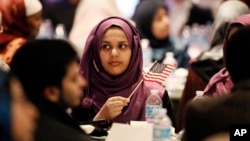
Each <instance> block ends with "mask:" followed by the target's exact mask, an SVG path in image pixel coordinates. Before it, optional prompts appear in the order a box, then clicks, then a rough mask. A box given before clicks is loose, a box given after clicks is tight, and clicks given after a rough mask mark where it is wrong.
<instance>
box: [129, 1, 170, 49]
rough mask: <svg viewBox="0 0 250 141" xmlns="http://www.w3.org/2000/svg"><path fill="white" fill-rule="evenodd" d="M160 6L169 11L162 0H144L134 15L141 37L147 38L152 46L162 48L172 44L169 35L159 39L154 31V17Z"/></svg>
mask: <svg viewBox="0 0 250 141" xmlns="http://www.w3.org/2000/svg"><path fill="white" fill-rule="evenodd" d="M159 8H164V9H166V10H167V11H168V8H167V7H166V5H164V3H163V1H162V0H144V1H141V2H140V3H139V4H138V5H137V7H136V9H135V14H134V16H133V20H134V21H135V23H136V28H137V29H138V31H139V34H140V37H141V38H142V39H143V38H147V39H148V40H149V41H150V46H151V47H152V48H162V47H166V46H169V44H170V41H169V37H166V38H165V39H162V40H158V39H156V38H155V37H154V35H153V33H152V28H151V27H152V22H153V18H154V15H155V14H156V12H157V10H158V9H159Z"/></svg>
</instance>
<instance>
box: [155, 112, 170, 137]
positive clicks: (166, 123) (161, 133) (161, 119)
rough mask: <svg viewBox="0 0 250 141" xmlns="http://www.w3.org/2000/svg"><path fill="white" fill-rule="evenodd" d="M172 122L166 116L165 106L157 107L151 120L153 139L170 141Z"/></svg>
mask: <svg viewBox="0 0 250 141" xmlns="http://www.w3.org/2000/svg"><path fill="white" fill-rule="evenodd" d="M171 127H172V122H171V120H170V118H169V117H168V116H167V110H166V109H165V108H161V109H159V112H158V114H157V116H156V117H155V119H154V122H153V141H170V140H171Z"/></svg>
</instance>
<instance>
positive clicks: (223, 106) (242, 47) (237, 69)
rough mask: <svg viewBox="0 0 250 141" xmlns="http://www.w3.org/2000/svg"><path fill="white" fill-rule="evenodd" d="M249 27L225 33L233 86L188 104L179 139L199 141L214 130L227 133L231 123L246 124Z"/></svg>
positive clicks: (249, 77)
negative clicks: (227, 36)
mask: <svg viewBox="0 0 250 141" xmlns="http://www.w3.org/2000/svg"><path fill="white" fill-rule="evenodd" d="M249 46H250V27H240V28H239V27H238V29H237V30H236V32H235V33H233V34H232V35H231V36H230V35H229V41H228V44H227V49H226V50H225V52H224V59H225V60H226V61H225V65H226V68H227V70H228V72H229V73H230V75H231V78H232V81H233V83H234V88H233V89H232V91H231V93H230V94H228V95H224V96H218V97H213V98H204V99H198V100H195V101H192V102H190V103H188V105H187V108H186V113H185V126H184V129H185V132H184V135H183V137H182V140H183V141H200V140H203V139H205V138H207V137H209V136H210V135H214V134H217V133H225V132H226V133H229V130H230V127H232V125H239V124H250V118H249V117H250V104H249V102H250V94H249V93H250V63H249V62H250V55H249V52H250V47H249Z"/></svg>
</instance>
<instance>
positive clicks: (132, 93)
mask: <svg viewBox="0 0 250 141" xmlns="http://www.w3.org/2000/svg"><path fill="white" fill-rule="evenodd" d="M156 63H157V60H156V61H155V62H154V64H153V65H152V67H151V68H150V69H149V71H150V70H152V68H154V66H155V65H156ZM147 73H148V72H147ZM142 82H143V77H142V79H141V81H140V82H139V83H138V84H137V86H136V87H135V89H134V90H133V91H132V92H131V94H130V95H129V97H128V98H129V99H130V98H131V97H132V96H133V95H134V93H135V91H136V90H137V89H138V88H139V86H140V85H141V84H142Z"/></svg>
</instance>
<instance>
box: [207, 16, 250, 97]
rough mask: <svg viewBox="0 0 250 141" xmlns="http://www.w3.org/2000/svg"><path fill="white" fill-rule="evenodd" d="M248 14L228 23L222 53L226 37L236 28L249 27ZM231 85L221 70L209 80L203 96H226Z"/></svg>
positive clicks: (225, 45) (227, 75)
mask: <svg viewBox="0 0 250 141" xmlns="http://www.w3.org/2000/svg"><path fill="white" fill-rule="evenodd" d="M249 18H250V14H246V15H242V16H239V17H237V18H236V19H235V20H234V21H233V22H232V23H230V25H229V27H228V29H227V33H226V36H225V41H224V46H223V52H225V50H226V49H227V45H228V43H227V42H228V36H229V35H230V34H232V33H233V32H235V30H237V29H238V28H241V27H244V26H249V25H250V20H249ZM223 61H224V64H225V62H227V60H226V58H225V55H224V57H223ZM232 87H233V83H232V80H231V77H230V74H229V73H228V71H227V68H225V67H224V68H222V69H221V70H220V71H219V72H217V73H216V74H214V75H213V77H212V78H211V79H210V80H209V83H208V85H207V86H206V87H205V90H204V95H205V96H206V95H207V96H215V95H223V94H227V93H228V92H230V91H231V88H232Z"/></svg>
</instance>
